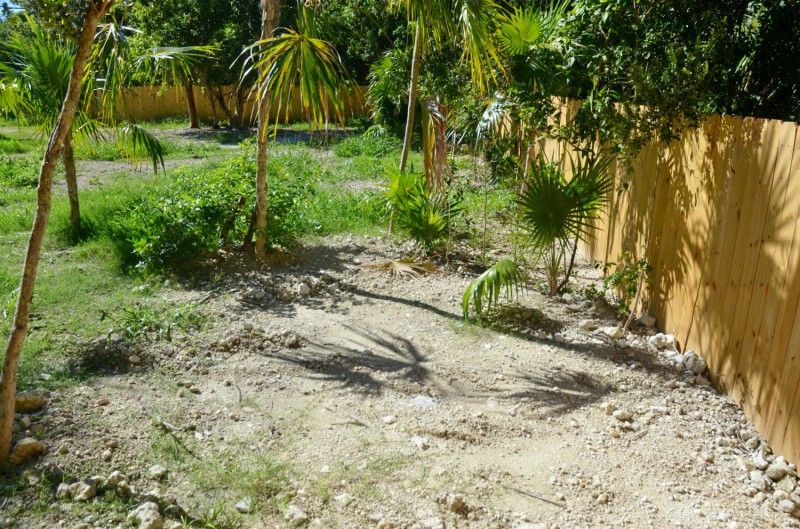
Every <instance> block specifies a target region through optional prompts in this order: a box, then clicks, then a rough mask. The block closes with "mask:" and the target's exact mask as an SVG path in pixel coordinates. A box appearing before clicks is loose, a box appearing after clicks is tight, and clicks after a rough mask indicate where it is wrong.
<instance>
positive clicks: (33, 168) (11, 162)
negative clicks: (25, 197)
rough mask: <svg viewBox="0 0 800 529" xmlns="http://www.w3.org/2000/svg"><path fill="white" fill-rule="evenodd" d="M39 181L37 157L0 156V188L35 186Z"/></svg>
mask: <svg viewBox="0 0 800 529" xmlns="http://www.w3.org/2000/svg"><path fill="white" fill-rule="evenodd" d="M38 183H39V163H38V159H37V158H34V157H32V156H17V157H14V158H12V157H10V156H0V188H2V187H36V186H37V184H38Z"/></svg>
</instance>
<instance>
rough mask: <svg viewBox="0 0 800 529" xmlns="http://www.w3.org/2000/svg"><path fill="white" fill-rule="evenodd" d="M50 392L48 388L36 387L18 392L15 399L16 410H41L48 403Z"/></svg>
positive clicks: (29, 411) (27, 411) (25, 411)
mask: <svg viewBox="0 0 800 529" xmlns="http://www.w3.org/2000/svg"><path fill="white" fill-rule="evenodd" d="M49 396H50V392H49V391H47V390H46V389H34V390H32V391H25V392H23V393H18V394H17V397H16V399H15V400H14V411H16V412H17V413H31V412H34V411H39V410H41V409H42V408H44V406H45V404H47V399H48V397H49Z"/></svg>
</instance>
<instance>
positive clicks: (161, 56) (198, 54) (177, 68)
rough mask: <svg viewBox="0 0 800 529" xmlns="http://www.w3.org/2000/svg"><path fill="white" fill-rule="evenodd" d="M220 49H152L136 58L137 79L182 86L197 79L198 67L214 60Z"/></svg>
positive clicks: (211, 47) (207, 47)
mask: <svg viewBox="0 0 800 529" xmlns="http://www.w3.org/2000/svg"><path fill="white" fill-rule="evenodd" d="M218 50H219V48H217V47H215V46H180V47H155V48H150V49H149V50H147V51H146V52H145V53H143V54H142V55H139V56H138V57H136V60H135V61H134V68H135V69H136V72H137V77H138V78H142V79H144V80H146V81H147V82H148V83H155V82H156V81H161V82H162V83H167V84H180V83H182V82H185V81H187V80H190V79H194V78H195V71H196V69H197V66H198V65H199V64H201V63H202V62H203V61H207V60H213V59H214V55H215V54H216V53H217V51H218Z"/></svg>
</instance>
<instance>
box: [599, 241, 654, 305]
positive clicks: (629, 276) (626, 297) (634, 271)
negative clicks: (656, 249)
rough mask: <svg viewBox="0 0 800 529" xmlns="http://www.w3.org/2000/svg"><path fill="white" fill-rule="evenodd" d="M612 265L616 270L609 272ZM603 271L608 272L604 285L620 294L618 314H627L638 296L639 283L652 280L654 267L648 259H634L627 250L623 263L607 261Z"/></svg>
mask: <svg viewBox="0 0 800 529" xmlns="http://www.w3.org/2000/svg"><path fill="white" fill-rule="evenodd" d="M612 267H614V272H613V273H611V274H608V272H609V270H611V268H612ZM603 272H604V273H606V274H608V275H607V276H606V278H605V279H603V285H605V287H606V288H611V289H613V290H614V291H616V292H618V293H619V294H620V296H619V304H618V305H617V314H618V315H619V316H626V315H627V314H628V313H629V312H630V311H631V306H630V305H631V300H633V299H634V298H635V297H636V293H637V292H638V291H639V284H640V283H642V282H646V283H649V282H650V275H651V274H652V272H653V267H652V266H651V265H650V263H648V262H647V260H646V259H638V260H637V259H634V257H633V256H632V255H631V254H630V253H629V252H628V251H627V250H626V251H624V252H622V262H621V263H619V264H617V263H606V264H605V266H603ZM634 308H635V307H634Z"/></svg>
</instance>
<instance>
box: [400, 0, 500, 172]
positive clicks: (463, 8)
mask: <svg viewBox="0 0 800 529" xmlns="http://www.w3.org/2000/svg"><path fill="white" fill-rule="evenodd" d="M389 3H390V6H391V7H392V8H395V9H396V8H403V9H404V10H405V12H406V15H407V18H408V22H409V25H410V26H411V27H413V31H414V48H413V52H412V58H411V79H410V82H409V89H408V113H407V115H406V128H405V134H404V137H403V150H402V153H401V155H400V171H401V172H402V171H405V170H406V166H407V163H408V154H409V152H410V150H411V139H412V135H413V132H414V113H415V110H416V106H417V103H418V98H417V92H418V87H419V71H420V63H421V60H422V57H423V56H424V55H425V54H426V53H428V52H429V51H430V50H431V49H432V47H434V46H436V45H439V46H441V45H442V43H443V42H444V41H445V40H447V39H455V40H457V41H458V43H459V45H460V47H461V48H462V50H463V52H462V56H461V59H462V61H464V62H466V63H467V64H468V65H469V68H470V73H471V79H472V84H473V86H474V87H475V88H476V89H477V90H478V91H479V92H481V93H485V91H486V90H487V89H488V87H489V86H490V85H491V84H492V83H493V82H495V81H496V80H497V79H496V75H495V68H498V67H500V66H501V65H500V61H499V56H498V53H497V48H496V46H495V43H494V40H493V39H492V38H491V32H490V31H489V21H490V20H491V19H492V17H493V16H495V15H496V14H497V13H498V12H499V7H498V5H497V4H496V3H495V2H494V1H493V0H486V1H482V2H476V1H474V0H390V2H389ZM431 104H433V105H434V106H435V107H436V112H439V113H441V109H440V108H439V101H438V99H437V98H432V100H429V107H430V105H431Z"/></svg>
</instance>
